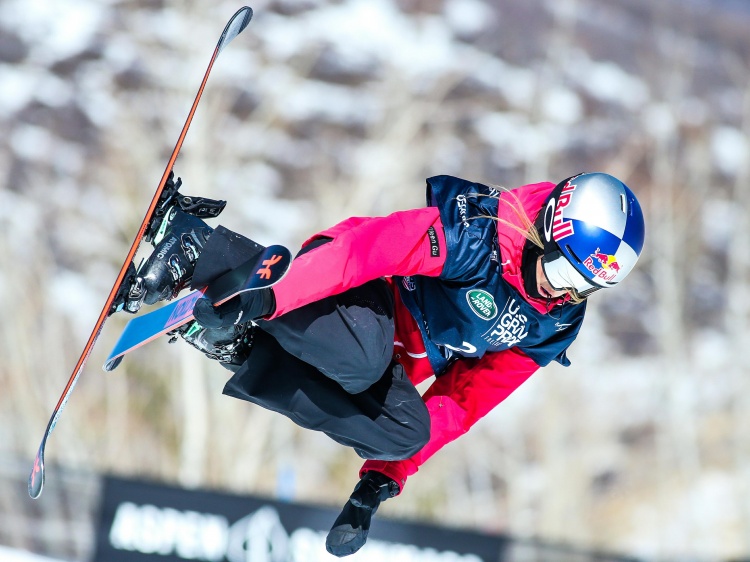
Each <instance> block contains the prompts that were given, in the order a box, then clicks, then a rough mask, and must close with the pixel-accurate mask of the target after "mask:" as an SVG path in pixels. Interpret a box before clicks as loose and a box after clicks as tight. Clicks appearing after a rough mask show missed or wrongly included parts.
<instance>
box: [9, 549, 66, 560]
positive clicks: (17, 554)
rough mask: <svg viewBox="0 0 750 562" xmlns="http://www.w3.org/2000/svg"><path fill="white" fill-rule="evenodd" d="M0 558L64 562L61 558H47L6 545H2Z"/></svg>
mask: <svg viewBox="0 0 750 562" xmlns="http://www.w3.org/2000/svg"><path fill="white" fill-rule="evenodd" d="M0 560H2V561H3V562H63V561H62V559H60V558H47V557H46V556H39V555H38V554H32V553H31V552H26V551H24V550H16V549H13V548H8V547H5V546H0Z"/></svg>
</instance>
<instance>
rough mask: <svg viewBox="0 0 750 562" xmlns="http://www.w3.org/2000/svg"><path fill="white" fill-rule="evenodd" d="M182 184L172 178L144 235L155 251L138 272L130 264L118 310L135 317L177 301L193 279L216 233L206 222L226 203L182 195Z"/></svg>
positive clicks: (219, 211) (216, 214) (222, 208)
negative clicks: (151, 306) (147, 306)
mask: <svg viewBox="0 0 750 562" xmlns="http://www.w3.org/2000/svg"><path fill="white" fill-rule="evenodd" d="M180 185H182V181H181V180H180V179H179V178H178V179H177V181H176V182H175V181H173V176H172V175H170V177H169V180H168V182H167V184H166V187H165V190H164V195H163V196H162V198H161V200H160V201H159V204H158V206H157V209H156V211H155V213H154V219H153V220H152V221H151V223H150V224H149V226H148V228H147V230H146V232H145V234H144V240H145V241H147V242H150V243H151V244H152V245H153V246H154V251H153V253H152V254H151V256H149V258H148V259H146V260H145V261H143V262H141V265H140V267H138V269H137V270H136V269H135V268H134V267H132V264H131V271H130V272H129V275H128V276H127V283H123V286H124V287H123V289H124V290H123V291H122V292H123V295H122V297H120V298H121V300H122V301H123V302H122V304H121V305H120V307H119V309H124V310H125V311H127V312H130V313H132V314H135V313H136V312H138V310H140V308H141V306H142V305H143V304H154V303H157V302H159V301H161V300H169V299H172V298H174V297H175V296H177V295H178V294H179V293H180V291H182V290H183V289H184V288H185V287H187V286H188V285H189V284H190V281H191V280H192V277H193V270H194V269H195V262H196V261H197V260H198V256H199V255H200V253H201V251H202V250H203V247H204V246H205V244H206V241H207V240H208V237H209V236H210V235H211V233H212V232H213V229H212V228H211V227H210V226H208V225H207V224H206V223H205V222H204V221H203V219H204V218H209V217H216V216H218V215H219V214H220V213H221V211H223V210H224V207H225V206H226V201H216V200H213V199H207V198H204V197H190V196H186V195H181V194H180V193H179V192H178V189H179V188H180ZM125 287H127V289H125ZM118 296H119V295H118ZM118 304H119V303H118Z"/></svg>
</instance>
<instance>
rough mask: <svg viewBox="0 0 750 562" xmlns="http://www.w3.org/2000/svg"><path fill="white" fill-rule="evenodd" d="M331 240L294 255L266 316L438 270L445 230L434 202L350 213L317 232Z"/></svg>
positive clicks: (442, 252)
mask: <svg viewBox="0 0 750 562" xmlns="http://www.w3.org/2000/svg"><path fill="white" fill-rule="evenodd" d="M322 236H327V237H330V238H332V240H331V242H329V243H328V244H324V245H322V246H320V247H318V248H315V249H314V250H312V251H310V252H307V253H305V254H303V255H301V256H299V257H297V258H296V259H295V260H294V261H293V262H292V266H291V268H290V269H289V272H288V273H287V274H286V276H285V277H284V278H283V279H282V280H281V281H279V282H278V283H277V284H276V285H274V287H273V293H274V297H275V298H276V311H275V312H274V314H273V315H272V316H270V317H269V318H276V317H278V316H281V315H282V314H284V313H286V312H289V311H290V310H294V309H296V308H299V307H301V306H303V305H305V304H309V303H311V302H315V301H317V300H320V299H322V298H324V297H328V296H331V295H337V294H339V293H343V292H344V291H346V290H347V289H350V288H352V287H357V286H359V285H362V284H363V283H366V282H367V281H371V280H372V279H377V278H378V277H386V276H391V275H404V276H405V275H426V276H432V277H436V276H438V275H440V272H441V271H442V269H443V264H444V263H445V255H446V246H445V233H444V232H443V226H442V223H441V221H440V214H439V212H438V210H437V209H436V208H435V207H425V208H421V209H414V210H410V211H399V212H396V213H393V214H391V215H388V216H387V217H376V218H351V219H348V220H346V221H344V222H342V223H340V224H339V225H336V226H335V227H333V228H331V229H329V230H327V231H324V232H321V233H320V234H318V235H316V237H322Z"/></svg>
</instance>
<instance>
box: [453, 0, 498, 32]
mask: <svg viewBox="0 0 750 562" xmlns="http://www.w3.org/2000/svg"><path fill="white" fill-rule="evenodd" d="M444 14H445V21H446V22H447V23H448V25H449V26H450V27H451V28H452V29H453V30H454V31H455V32H456V33H457V34H458V35H476V34H478V33H480V32H481V31H483V30H485V29H487V28H488V27H491V26H492V25H493V24H494V23H495V14H494V13H493V11H492V10H491V9H490V8H489V6H488V5H487V4H486V3H484V2H481V1H480V0H448V1H447V2H446V3H445V8H444Z"/></svg>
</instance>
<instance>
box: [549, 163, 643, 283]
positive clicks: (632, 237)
mask: <svg viewBox="0 0 750 562" xmlns="http://www.w3.org/2000/svg"><path fill="white" fill-rule="evenodd" d="M541 212H542V217H543V222H542V232H541V234H542V239H543V242H544V255H543V258H542V269H543V270H544V274H545V275H546V276H547V280H548V281H549V282H550V284H551V285H552V287H554V288H555V289H574V290H575V291H576V292H577V293H578V294H579V295H581V296H584V297H585V296H587V295H589V294H590V293H592V292H594V291H596V290H597V289H602V288H606V287H612V286H614V285H617V283H619V282H620V281H622V280H623V279H624V278H625V277H626V276H627V275H628V273H630V271H631V270H632V269H633V267H634V266H635V263H636V261H637V260H638V257H639V256H640V255H641V251H642V250H643V240H644V236H645V224H644V220H643V211H641V206H640V204H639V203H638V199H636V197H635V195H634V194H633V192H632V191H631V190H630V188H628V186H626V185H625V184H624V183H622V182H621V181H620V180H618V179H617V178H615V177H612V176H610V175H608V174H602V173H584V174H579V175H577V176H573V177H571V178H568V179H566V180H564V181H562V182H560V183H559V184H558V185H557V186H556V187H555V189H553V190H552V193H551V194H550V196H549V198H548V199H547V202H546V203H545V205H544V207H543V208H542V211H541ZM537 224H539V223H537Z"/></svg>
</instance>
